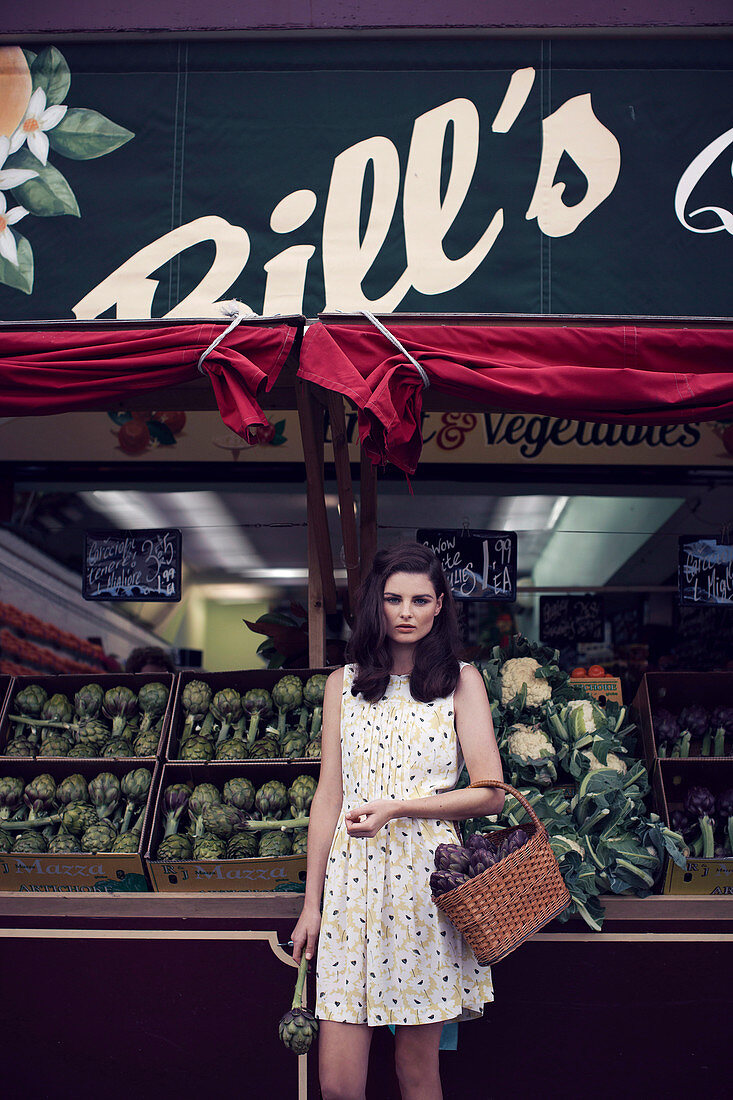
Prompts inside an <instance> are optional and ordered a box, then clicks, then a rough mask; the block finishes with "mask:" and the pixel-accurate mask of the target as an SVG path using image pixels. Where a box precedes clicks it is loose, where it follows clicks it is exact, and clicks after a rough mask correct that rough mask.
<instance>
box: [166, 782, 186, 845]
mask: <svg viewBox="0 0 733 1100" xmlns="http://www.w3.org/2000/svg"><path fill="white" fill-rule="evenodd" d="M190 797H191V788H190V787H188V786H186V784H185V783H171V784H170V786H168V787H166V789H165V790H164V791H163V810H164V811H165V821H164V833H163V836H164V837H168V836H173V835H174V834H175V833H177V832H178V824H179V822H180V820H181V816H182V815H183V813H184V811H185V809H186V807H187V806H188V800H189V798H190Z"/></svg>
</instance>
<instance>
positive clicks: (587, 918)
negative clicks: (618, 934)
mask: <svg viewBox="0 0 733 1100" xmlns="http://www.w3.org/2000/svg"><path fill="white" fill-rule="evenodd" d="M574 901H575V908H576V909H577V910H578V912H579V913H580V915H581V917H582V918H583V920H584V921H585V923H586V924H587V925H588V927H589V928H592V929H593V931H594V932H600V931H601V926H600V924H599V923H598V921H597V920H594V919H593V917H592V916H591V915H590V913H589V912H588V910H587V909H586V907H585V906H584V905H583V903H582V901H578V899H577V898H575V899H574Z"/></svg>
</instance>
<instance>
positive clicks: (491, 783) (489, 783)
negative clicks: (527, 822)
mask: <svg viewBox="0 0 733 1100" xmlns="http://www.w3.org/2000/svg"><path fill="white" fill-rule="evenodd" d="M468 786H469V787H498V789H499V790H500V791H506V792H507V794H510V795H512V796H513V797H514V798H516V800H517V802H519V803H520V804H521V805H522V806H524V808H525V810H526V811H527V813H528V814H529V816H530V818H531V820H532V824H533V825H536V826H537V827H538V828H540V829H544V828H545V826H544V825H543V824H542V822H541V821H540V819H539V818H538V816H537V814H536V813H535V812H534V810H533V809H532V807H531V805H530V804H529V802H528V801H527V799H526V798H525V797H524V795H521V794H520V793H519V791H515V789H514V787H510V786H509V784H508V783H502V782H501V780H499V779H478V780H477V781H476V782H475V783H469V784H468Z"/></svg>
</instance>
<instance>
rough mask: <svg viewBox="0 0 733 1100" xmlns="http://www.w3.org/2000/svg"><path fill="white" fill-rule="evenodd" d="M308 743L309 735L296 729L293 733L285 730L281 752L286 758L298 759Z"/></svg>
mask: <svg viewBox="0 0 733 1100" xmlns="http://www.w3.org/2000/svg"><path fill="white" fill-rule="evenodd" d="M307 744H308V735H307V734H305V733H299V732H298V731H297V730H295V731H294V732H292V733H288V732H287V731H286V732H285V738H284V740H283V742H282V744H281V746H280V752H281V753H282V755H283V757H284V758H285V759H286V760H297V758H298V757H301V756H302V755H303V753H304V752H305V747H306V745H307Z"/></svg>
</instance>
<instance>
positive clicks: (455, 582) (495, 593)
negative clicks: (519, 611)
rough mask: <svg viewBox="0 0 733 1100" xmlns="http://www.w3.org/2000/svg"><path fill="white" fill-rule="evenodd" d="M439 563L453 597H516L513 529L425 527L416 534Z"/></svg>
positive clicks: (490, 598) (514, 534)
mask: <svg viewBox="0 0 733 1100" xmlns="http://www.w3.org/2000/svg"><path fill="white" fill-rule="evenodd" d="M416 538H417V541H418V542H421V543H422V544H423V545H424V546H429V547H430V549H431V550H432V551H433V553H434V554H437V555H438V557H439V558H440V560H441V563H442V565H443V569H444V571H445V575H446V578H447V580H448V584H449V585H450V589H451V592H452V593H453V597H454V599H456V600H505V601H506V602H508V603H513V602H514V600H516V598H517V535H516V532H515V531H459V530H453V529H447V530H443V529H436V528H430V527H426V528H423V529H421V530H419V531H418V532H417V534H416Z"/></svg>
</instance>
